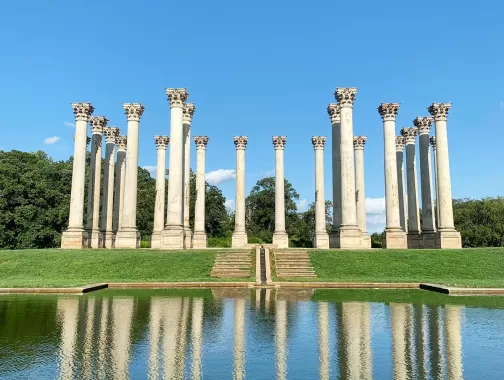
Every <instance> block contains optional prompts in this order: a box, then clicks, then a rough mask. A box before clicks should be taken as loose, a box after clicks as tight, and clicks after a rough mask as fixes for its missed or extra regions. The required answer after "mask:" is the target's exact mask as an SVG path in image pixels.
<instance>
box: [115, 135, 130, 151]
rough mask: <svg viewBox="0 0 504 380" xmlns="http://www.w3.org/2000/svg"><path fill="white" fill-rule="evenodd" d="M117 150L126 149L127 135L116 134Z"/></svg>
mask: <svg viewBox="0 0 504 380" xmlns="http://www.w3.org/2000/svg"><path fill="white" fill-rule="evenodd" d="M116 145H117V150H121V151H126V148H127V147H128V137H127V136H117V138H116Z"/></svg>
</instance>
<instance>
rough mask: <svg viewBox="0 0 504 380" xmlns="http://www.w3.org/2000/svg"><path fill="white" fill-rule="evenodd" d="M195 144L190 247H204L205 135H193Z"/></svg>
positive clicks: (205, 242)
mask: <svg viewBox="0 0 504 380" xmlns="http://www.w3.org/2000/svg"><path fill="white" fill-rule="evenodd" d="M194 143H195V144H196V203H195V206H194V233H193V234H192V248H206V247H207V235H206V232H205V197H206V182H205V153H206V147H207V144H208V137H207V136H194Z"/></svg>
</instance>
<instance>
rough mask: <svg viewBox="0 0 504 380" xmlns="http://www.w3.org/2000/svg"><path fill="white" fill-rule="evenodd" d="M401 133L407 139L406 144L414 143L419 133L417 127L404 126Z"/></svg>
mask: <svg viewBox="0 0 504 380" xmlns="http://www.w3.org/2000/svg"><path fill="white" fill-rule="evenodd" d="M401 135H403V137H404V138H405V139H406V144H414V143H415V139H416V136H417V135H418V129H416V128H402V129H401Z"/></svg>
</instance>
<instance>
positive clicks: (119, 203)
mask: <svg viewBox="0 0 504 380" xmlns="http://www.w3.org/2000/svg"><path fill="white" fill-rule="evenodd" d="M116 144H117V161H116V164H115V189H114V220H113V223H112V224H113V230H114V234H115V235H116V236H117V231H119V228H120V226H121V221H122V208H123V203H124V202H123V200H124V181H125V179H126V147H127V145H128V138H127V137H126V136H119V137H117V141H116ZM116 236H114V246H115V237H116Z"/></svg>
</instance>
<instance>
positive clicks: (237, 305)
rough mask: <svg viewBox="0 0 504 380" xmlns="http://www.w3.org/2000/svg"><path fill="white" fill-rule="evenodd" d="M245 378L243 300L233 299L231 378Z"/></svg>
mask: <svg viewBox="0 0 504 380" xmlns="http://www.w3.org/2000/svg"><path fill="white" fill-rule="evenodd" d="M244 378H245V300H244V299H242V298H236V299H235V301H234V368H233V379H244Z"/></svg>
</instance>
